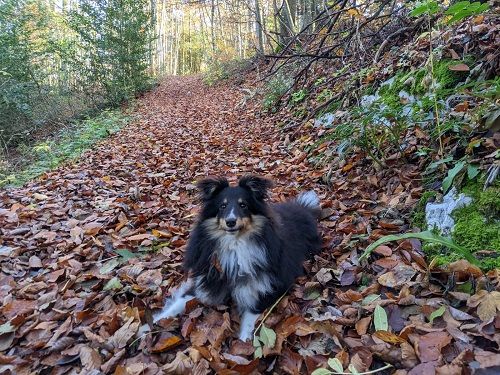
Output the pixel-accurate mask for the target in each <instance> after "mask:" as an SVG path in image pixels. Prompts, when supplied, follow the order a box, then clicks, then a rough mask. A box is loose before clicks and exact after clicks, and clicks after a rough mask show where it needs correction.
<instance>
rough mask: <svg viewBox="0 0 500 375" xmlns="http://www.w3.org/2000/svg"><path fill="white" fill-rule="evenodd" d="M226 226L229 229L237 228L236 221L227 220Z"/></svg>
mask: <svg viewBox="0 0 500 375" xmlns="http://www.w3.org/2000/svg"><path fill="white" fill-rule="evenodd" d="M226 225H227V227H228V228H234V227H235V226H236V220H235V219H226Z"/></svg>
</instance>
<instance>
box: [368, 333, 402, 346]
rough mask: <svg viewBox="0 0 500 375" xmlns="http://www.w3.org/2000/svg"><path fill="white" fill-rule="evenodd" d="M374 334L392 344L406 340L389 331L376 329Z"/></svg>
mask: <svg viewBox="0 0 500 375" xmlns="http://www.w3.org/2000/svg"><path fill="white" fill-rule="evenodd" d="M373 336H375V337H377V338H379V339H380V340H383V341H385V342H388V343H390V344H402V343H403V342H406V340H405V339H403V338H401V337H399V336H398V335H395V334H394V333H391V332H387V331H376V332H375V333H374V334H373Z"/></svg>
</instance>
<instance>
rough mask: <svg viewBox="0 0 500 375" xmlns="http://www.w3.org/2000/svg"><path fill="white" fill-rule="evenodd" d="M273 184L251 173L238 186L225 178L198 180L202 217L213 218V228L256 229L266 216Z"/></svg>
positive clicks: (230, 232)
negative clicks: (268, 191)
mask: <svg viewBox="0 0 500 375" xmlns="http://www.w3.org/2000/svg"><path fill="white" fill-rule="evenodd" d="M271 186H272V183H271V181H269V180H268V179H265V178H262V177H258V176H253V175H248V176H244V177H242V178H241V179H240V180H239V182H238V186H229V183H228V181H227V180H226V179H225V178H207V179H205V180H202V181H200V182H199V183H198V189H199V191H200V198H201V201H202V204H203V210H202V220H208V219H210V220H211V222H212V223H213V228H212V229H213V230H215V231H219V232H222V231H223V232H225V233H229V234H238V233H242V232H246V231H249V230H252V229H253V228H254V225H255V223H256V221H259V222H260V221H261V219H262V217H263V216H265V215H266V211H267V210H266V204H265V199H266V198H267V190H268V189H269V188H270V187H271Z"/></svg>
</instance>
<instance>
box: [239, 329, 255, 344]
mask: <svg viewBox="0 0 500 375" xmlns="http://www.w3.org/2000/svg"><path fill="white" fill-rule="evenodd" d="M238 338H239V339H240V340H241V341H248V340H251V339H252V338H253V330H250V331H248V330H244V329H242V330H241V331H240V335H239V336H238Z"/></svg>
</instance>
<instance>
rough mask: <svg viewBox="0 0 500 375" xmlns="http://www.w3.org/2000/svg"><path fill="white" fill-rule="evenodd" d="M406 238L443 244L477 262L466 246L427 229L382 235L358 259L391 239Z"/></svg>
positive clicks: (364, 257)
mask: <svg viewBox="0 0 500 375" xmlns="http://www.w3.org/2000/svg"><path fill="white" fill-rule="evenodd" d="M407 238H417V239H419V240H421V241H424V242H430V243H435V244H439V245H443V246H445V247H448V248H450V249H452V250H455V251H456V252H457V253H459V254H460V255H461V256H463V257H464V258H465V259H467V260H468V261H469V262H470V263H472V264H478V261H477V259H476V258H475V257H474V255H472V253H471V252H470V251H469V250H467V249H466V248H463V247H461V246H459V245H457V244H456V243H454V242H453V241H451V240H449V239H447V238H445V237H442V236H440V235H438V234H436V233H434V232H432V231H429V230H428V231H425V232H419V233H405V234H391V235H388V236H384V237H382V238H380V239H378V240H377V241H375V242H374V243H372V244H371V245H369V246H368V247H367V248H366V249H365V251H364V252H363V254H361V256H360V257H359V260H360V261H362V260H364V259H366V258H368V257H369V256H370V254H371V253H372V252H373V250H375V249H376V248H377V247H378V246H380V245H382V244H384V243H387V242H391V241H399V240H404V239H407Z"/></svg>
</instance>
